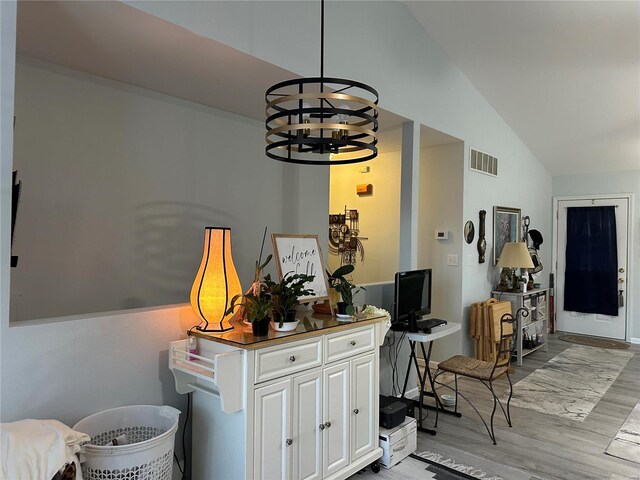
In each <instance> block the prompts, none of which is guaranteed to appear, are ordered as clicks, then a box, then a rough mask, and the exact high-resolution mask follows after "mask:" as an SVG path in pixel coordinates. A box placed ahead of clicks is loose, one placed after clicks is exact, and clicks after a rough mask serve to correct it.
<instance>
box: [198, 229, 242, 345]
mask: <svg viewBox="0 0 640 480" xmlns="http://www.w3.org/2000/svg"><path fill="white" fill-rule="evenodd" d="M241 293H242V287H241V286H240V279H239V278H238V273H237V272H236V267H235V265H234V264H233V258H232V257H231V229H230V228H227V227H206V228H205V229H204V252H203V254H202V261H201V262H200V268H198V273H197V275H196V278H195V280H194V281H193V286H192V287H191V307H192V308H193V310H194V311H195V312H196V314H197V315H198V317H200V320H202V321H203V322H204V325H200V326H199V327H198V328H197V329H198V330H200V331H202V332H225V331H227V330H231V329H233V326H232V325H231V323H229V320H230V319H231V317H233V315H234V314H233V313H230V314H229V315H225V312H226V311H227V309H228V308H229V305H230V303H231V299H232V298H233V297H234V296H235V295H237V294H241Z"/></svg>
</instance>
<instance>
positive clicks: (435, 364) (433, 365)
mask: <svg viewBox="0 0 640 480" xmlns="http://www.w3.org/2000/svg"><path fill="white" fill-rule="evenodd" d="M639 340H640V339H639ZM439 363H440V362H434V361H433V360H430V361H429V367H431V370H437V369H438V364H439ZM424 364H425V361H424V358H422V357H418V365H419V366H420V367H422V368H424Z"/></svg>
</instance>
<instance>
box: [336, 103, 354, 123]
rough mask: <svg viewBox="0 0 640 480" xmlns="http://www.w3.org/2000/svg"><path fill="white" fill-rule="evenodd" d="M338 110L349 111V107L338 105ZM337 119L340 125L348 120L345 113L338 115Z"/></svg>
mask: <svg viewBox="0 0 640 480" xmlns="http://www.w3.org/2000/svg"><path fill="white" fill-rule="evenodd" d="M338 108H339V109H341V110H351V107H350V106H349V105H340V106H339V107H338ZM338 119H339V120H340V123H347V121H348V120H349V115H348V114H346V113H339V114H338Z"/></svg>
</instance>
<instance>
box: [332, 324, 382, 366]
mask: <svg viewBox="0 0 640 480" xmlns="http://www.w3.org/2000/svg"><path fill="white" fill-rule="evenodd" d="M373 345H374V333H373V326H370V327H367V328H365V329H362V330H356V331H353V330H350V331H348V332H340V333H332V334H330V335H327V336H326V345H325V352H326V360H325V363H329V362H333V361H335V360H340V359H343V358H349V357H352V356H354V355H357V354H359V353H362V352H366V351H367V350H372V349H373Z"/></svg>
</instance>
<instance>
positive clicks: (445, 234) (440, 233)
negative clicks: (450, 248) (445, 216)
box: [433, 230, 449, 240]
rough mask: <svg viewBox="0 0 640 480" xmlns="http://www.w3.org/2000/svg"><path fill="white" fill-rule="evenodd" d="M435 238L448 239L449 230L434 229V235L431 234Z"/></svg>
mask: <svg viewBox="0 0 640 480" xmlns="http://www.w3.org/2000/svg"><path fill="white" fill-rule="evenodd" d="M433 238H435V239H436V240H448V239H449V230H436V233H435V235H434V236H433Z"/></svg>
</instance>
